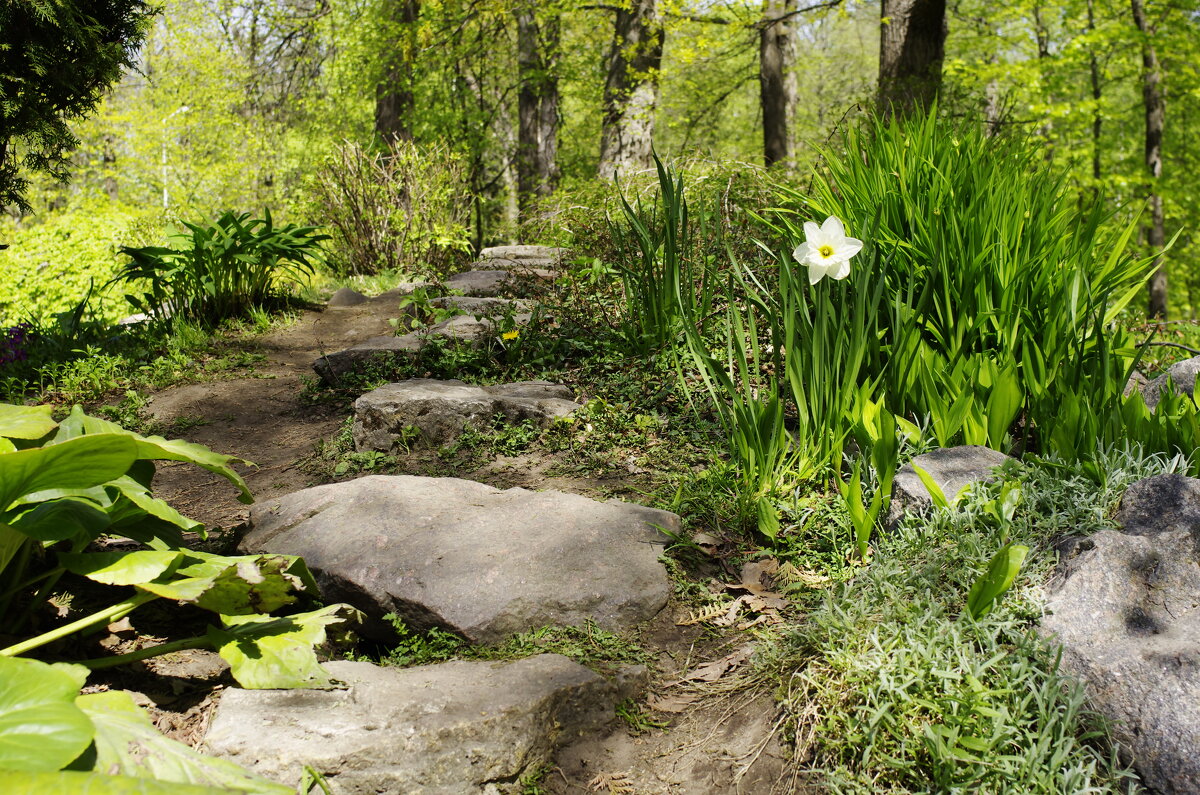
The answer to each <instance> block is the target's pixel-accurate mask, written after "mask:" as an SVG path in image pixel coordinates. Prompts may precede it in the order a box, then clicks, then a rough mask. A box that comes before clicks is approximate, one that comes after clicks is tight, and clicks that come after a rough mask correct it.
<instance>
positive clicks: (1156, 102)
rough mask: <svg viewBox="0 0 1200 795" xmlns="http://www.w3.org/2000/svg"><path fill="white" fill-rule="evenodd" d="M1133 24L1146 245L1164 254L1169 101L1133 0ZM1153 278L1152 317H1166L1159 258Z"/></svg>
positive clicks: (1137, 0)
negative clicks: (1161, 183) (1145, 177)
mask: <svg viewBox="0 0 1200 795" xmlns="http://www.w3.org/2000/svg"><path fill="white" fill-rule="evenodd" d="M1130 6H1131V8H1132V10H1133V22H1134V24H1135V25H1137V28H1138V30H1139V31H1141V33H1142V102H1143V103H1144V105H1145V108H1146V170H1147V172H1149V175H1150V184H1149V204H1150V227H1149V229H1148V230H1147V231H1148V234H1147V242H1148V243H1149V244H1150V250H1151V251H1155V252H1159V251H1162V249H1163V246H1164V245H1165V244H1166V239H1167V236H1166V230H1165V223H1164V221H1163V203H1162V196H1161V195H1159V193H1158V180H1159V178H1160V177H1162V139H1163V123H1164V121H1165V119H1166V113H1167V107H1166V100H1165V98H1164V97H1163V91H1162V70H1161V69H1160V68H1159V65H1158V53H1157V52H1155V50H1154V33H1155V31H1154V28H1153V27H1151V26H1150V24H1149V23H1148V22H1147V21H1146V11H1145V9H1144V8H1143V6H1142V0H1130ZM1151 267H1152V268H1154V275H1153V276H1151V277H1150V305H1149V307H1148V310H1147V313H1148V314H1149V315H1150V317H1156V318H1162V319H1164V320H1165V319H1166V317H1167V263H1166V261H1165V260H1163V258H1162V256H1161V255H1160V256H1157V257H1155V259H1154V262H1153V263H1152V264H1151Z"/></svg>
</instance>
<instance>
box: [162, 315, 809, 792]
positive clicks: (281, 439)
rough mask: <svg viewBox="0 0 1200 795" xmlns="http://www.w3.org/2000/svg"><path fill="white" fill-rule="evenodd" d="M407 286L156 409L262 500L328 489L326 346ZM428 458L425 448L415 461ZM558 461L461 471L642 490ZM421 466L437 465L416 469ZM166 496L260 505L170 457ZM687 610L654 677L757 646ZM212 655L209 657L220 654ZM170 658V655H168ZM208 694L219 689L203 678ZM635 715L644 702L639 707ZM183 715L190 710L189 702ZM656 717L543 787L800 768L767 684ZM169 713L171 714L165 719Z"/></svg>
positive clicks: (336, 415) (316, 324)
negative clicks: (321, 459)
mask: <svg viewBox="0 0 1200 795" xmlns="http://www.w3.org/2000/svg"><path fill="white" fill-rule="evenodd" d="M397 300H398V296H397V295H395V294H384V295H382V296H378V297H376V298H373V299H371V300H369V301H368V302H367V303H364V304H360V305H358V306H354V307H339V308H328V309H325V310H324V311H320V312H315V311H309V312H305V313H303V314H302V315H301V316H300V317H299V318H298V319H297V320H296V321H295V322H294V323H292V324H291V325H289V326H287V327H286V328H283V329H281V330H279V331H276V332H273V333H271V334H269V335H267V336H264V337H261V338H258V339H256V340H254V341H253V342H252V343H250V345H249V346H248V347H249V349H250V350H251V351H252V352H254V353H258V354H261V355H263V356H265V357H266V358H265V360H264V361H263V362H262V363H260V364H259V365H257V366H256V367H255V369H254V371H253V372H252V374H251V375H249V376H247V377H242V378H237V379H232V380H226V381H215V382H209V383H203V384H191V385H186V386H180V387H175V388H171V389H168V390H165V391H163V392H160V393H158V394H156V395H154V396H153V398H152V399H151V401H150V403H149V405H148V411H149V413H150V414H151V415H152V417H153V418H154V419H155V420H157V421H159V422H163V423H177V425H176V428H179V429H185V430H182V431H181V432H177V433H176V434H175V435H180V436H183V437H184V438H187V439H188V440H190V441H194V442H199V443H202V444H205V445H207V446H209V447H211V448H212V449H214V450H217V451H219V452H222V453H226V454H229V455H235V456H239V457H242V458H245V459H247V460H250V461H253V462H255V464H257V466H253V467H251V466H239V470H240V471H241V472H242V474H243V475H244V476H245V478H246V480H247V482H248V484H249V486H250V489H251V491H252V492H253V493H254V495H255V496H256V498H258V499H259V500H263V499H268V498H270V497H274V496H277V495H282V494H286V493H290V492H292V491H296V490H299V489H302V488H305V487H307V486H310V485H314V483H313V476H312V475H311V474H308V473H306V472H305V471H304V470H303V469H302V468H301V466H300V462H301V461H302V460H303V459H305V458H307V457H309V456H310V455H311V454H312V453H313V451H314V445H316V443H317V442H319V441H321V440H325V439H329V438H330V437H331V436H333V435H334V434H335V433H336V432H337V430H338V429H339V427H340V426H341V425H342V423H343V422H344V420H345V416H346V413H345V411H344V409H342V408H341V407H337V406H331V405H328V404H321V403H311V402H308V401H306V400H305V399H304V398H303V396H302V395H303V392H304V389H305V384H306V380H308V379H311V378H313V377H314V375H313V371H312V362H313V361H314V360H315V359H316V358H318V357H319V356H321V355H323V354H325V353H328V352H332V351H336V350H340V349H343V348H346V347H349V346H350V345H352V344H355V343H357V342H361V341H363V340H365V339H367V338H369V337H372V336H377V335H380V334H388V333H391V331H392V329H391V326H390V324H389V323H388V318H389V317H395V316H397V315H398V314H399V311H398V305H397ZM403 463H404V465H405V466H407V467H410V468H417V469H419V468H421V466H422V460H421V458H420V457H419V456H413V457H411V458H409V459H408V460H406V461H405V462H403ZM552 463H553V458H552V457H547V456H544V455H535V456H516V457H501V458H499V459H497V460H492V461H488V462H487V463H486V464H484V465H483V466H481V467H479V468H478V469H475V470H473V471H465V472H454V473H451V474H454V475H458V476H461V477H466V478H470V479H474V480H479V481H483V482H487V483H489V484H491V485H495V486H499V487H502V488H507V487H510V486H522V487H525V488H530V489H559V490H563V491H571V492H575V493H580V494H584V495H585V496H589V497H593V498H601V499H604V498H608V497H611V496H620V497H623V498H625V499H633V500H636V499H637V493H636V490H635V491H630V488H631V486H632V485H633V484H632V483H631V481H635V480H637V478H636V477H633V476H631V477H630V478H628V479H616V480H614V479H612V478H608V477H606V478H603V479H596V478H591V477H588V476H586V475H584V474H582V473H581V474H580V476H578V477H561V476H549V475H548V474H547V473H545V472H544V470H546V469H547V468H548V467H549V465H550V464H552ZM414 474H426V473H424V472H414ZM155 487H156V492H157V493H158V494H159V496H162V497H164V498H165V499H167V500H168V501H169V502H170V503H171V504H172V505H174V506H175V507H177V508H179V509H180V510H181V511H182V512H183V513H184V514H185V515H188V516H191V517H193V518H195V519H197V520H199V521H201V522H204V523H205V524H206V525H207V526H209V527H210V528H213V527H219V528H222V529H226V530H228V529H230V528H234V527H236V526H237V525H240V524H241V523H243V522H244V521H245V519H246V517H247V515H248V506H246V505H243V504H241V503H239V502H238V501H237V500H236V492H235V491H234V490H233V489H232V488H231V487H230V486H229V484H228V483H227V482H225V481H224V480H222V479H220V478H217V477H215V476H212V475H209V474H208V473H206V472H204V471H202V470H199V469H197V468H196V467H193V466H187V465H182V464H180V465H170V464H167V465H164V466H161V467H160V469H159V474H158V476H157V477H156V481H155ZM685 613H686V611H684V610H683V609H682V608H681V607H679V606H677V605H675V604H674V603H672V605H670V606H668V608H667V609H666V610H664V611H663V613H662V614H661V615H660V616H659V617H658V618H656V619H655V620H654V621H653V622H651V625H650V626H648V627H646V628H645V629H644V630H643V631H642V633H641V643H642V644H643V645H644V646H645V647H646V648H647V649H649V650H650V651H652V652H653V653H654V654H655V655H656V657H657V659H656V664H655V668H656V673H655V675H654V676H653V677H652V682H651V686H652V687H654V686H655V684H657V685H659V686H661V685H662V683H663V682H666V681H669V680H671V679H672V678H675V677H680V676H683V675H684V674H685V673H686V672H687V671H689V670H692V669H694V668H696V667H697V666H698V665H702V664H703V663H704V662H706V661H710V660H713V659H716V658H719V657H721V656H723V655H725V654H728V653H729V651H730V650H731V649H733V648H735V647H736V646H737V645H739V644H742V643H744V638H742V637H737V635H738V634H740V633H734V634H732V635H729V634H727V635H726V636H725V637H714V636H713V634H712V633H711V632H709V633H705V632H703V631H702V630H701V628H700V627H696V626H692V627H681V626H679V625H678V624H677V623H676V621H677V619H682V618H686V615H685ZM210 656H211V655H207V656H204V655H202V656H201V657H202V659H201V660H200V662H206V661H208V662H211V660H209V659H208V658H209V657H210ZM164 659H166V658H164ZM196 684H197V685H199V686H200V687H199V692H198V693H197V694H196V698H197V699H199V698H200V697H201V696H205V694H206V693H207V692H208V691H207V689H206V688H205V686H204V684H203V682H197V683H196ZM210 702H211V699H208V698H207V697H205V699H204V700H203V701H202V702H199V703H198V704H197V706H195V707H193V708H192V709H191V710H189V711H188V712H187V713H186V714H185V715H182V716H174V715H173V713H171V712H161V713H156V714H159V720H160V723H162V728H164V729H166V730H170V729H171V728H173V725H172V724H171V720H175V719H176V717H178V718H179V722H180V723H181V724H182V727H181V728H180V730H179V731H178V732H176V733H175V734H176V736H177V737H179V738H180V739H185V740H188V741H194V740H198V739H199V738H200V736H201V735H202V732H203V726H204V725H205V721H206V720H207V713H208V711H209V710H208V705H210ZM631 708H632V709H633V710H634V711H635V714H636V713H637V712H638V711H639V710H644V706H638V705H633V706H632V707H631ZM181 711H182V710H181ZM642 714H643V715H644V716H645V718H646V719H647V720H648V721H650V722H649V723H647V724H645V725H643V726H641V727H640V729H639V727H635V726H629V725H626V724H625V723H623V722H621V721H618V722H617V724H616V725H615V727H614V728H613V729H612V730H611V731H610V732H609V733H607V734H605V735H602V736H598V737H586V738H582V739H581V740H580V741H578V742H577V743H575V744H574V745H572V746H569V747H567V748H566V749H564V751H563V752H562V753H561V754H560V757H559V759H558V760H557V761H558V764H557V765H556V766H555V767H553V768H552V769H549V770H547V771H545V773H544V778H543V780H542V783H541V786H542V787H543V788H544V789H542V790H540V791H544V792H547V793H584V792H602V793H603V792H608V793H696V794H697V795H699V794H700V793H706V794H707V793H770V792H774V791H779V786H780V783H781V778H782V777H783V775H784V771H785V769H786V764H785V754H784V752H783V751H782V749H781V746H780V738H779V732H778V726H777V725H776V724H775V719H774V716H775V714H776V713H775V710H774V708H773V706H772V700H771V698H770V697H769V696H768V695H766V694H762V693H749V692H737V691H733V692H731V693H729V694H728V695H715V694H707V695H699V696H697V699H696V701H695V703H692V704H689V705H688V707H687V708H686V709H685V710H684V711H682V712H679V713H658V712H653V713H652V712H642ZM164 721H165V722H164Z"/></svg>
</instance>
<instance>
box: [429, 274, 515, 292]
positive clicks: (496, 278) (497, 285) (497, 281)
mask: <svg viewBox="0 0 1200 795" xmlns="http://www.w3.org/2000/svg"><path fill="white" fill-rule="evenodd" d="M444 284H445V285H446V289H448V290H456V291H458V292H460V293H462V294H463V295H466V296H484V297H487V296H494V295H500V294H501V293H503V292H504V291H505V290H506V289H508V288H509V287H511V286H512V284H513V280H512V274H510V273H509V272H508V271H506V270H497V269H494V268H493V269H491V270H470V271H463V272H462V273H459V274H456V275H454V276H451V277H450V278H449V279H446V281H445V282H444Z"/></svg>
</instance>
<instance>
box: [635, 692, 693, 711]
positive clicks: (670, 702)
mask: <svg viewBox="0 0 1200 795" xmlns="http://www.w3.org/2000/svg"><path fill="white" fill-rule="evenodd" d="M697 698H698V697H697V696H694V695H692V694H690V693H672V694H670V695H666V696H656V695H651V696H650V698H649V699H647V701H646V703H647V705H649V707H650V709H652V710H655V711H656V712H671V713H679V712H683V711H684V710H685V709H687V708H688V707H689V706H691V705H692V704H694V703H695V702H696V699H697Z"/></svg>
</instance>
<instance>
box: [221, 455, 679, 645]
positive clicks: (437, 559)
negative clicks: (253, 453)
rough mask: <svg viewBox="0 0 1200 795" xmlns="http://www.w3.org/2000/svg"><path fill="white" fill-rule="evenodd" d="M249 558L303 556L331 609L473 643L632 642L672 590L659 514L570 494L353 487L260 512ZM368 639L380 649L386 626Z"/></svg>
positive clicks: (288, 499) (430, 484) (380, 480)
mask: <svg viewBox="0 0 1200 795" xmlns="http://www.w3.org/2000/svg"><path fill="white" fill-rule="evenodd" d="M250 522H251V526H252V529H251V531H250V532H249V533H248V534H247V535H246V537H245V538H244V539H243V540H242V543H241V545H240V548H241V549H242V550H244V551H246V552H273V553H282V554H289V555H301V556H303V557H304V559H305V560H306V561H307V563H308V565H309V567H310V568H312V569H313V570H314V572H315V573H316V577H317V582H318V583H319V585H320V587H321V592H322V594H323V595H324V597H325V599H326V600H327V601H329V602H349V603H350V604H353V605H354V606H355V607H357V608H359V609H360V610H362V611H363V612H365V613H366V614H367V615H368V616H370V617H373V618H374V619H379V618H381V617H382V616H383V615H385V614H387V613H396V614H397V615H399V616H400V617H401V618H403V619H404V621H405V622H406V623H407V624H408V625H409V626H412V627H416V628H418V629H426V628H429V627H443V628H446V629H449V630H452V631H454V632H456V633H458V634H459V635H462V636H463V637H464V638H467V639H468V640H470V641H472V642H477V643H480V642H482V643H488V642H495V641H499V640H501V639H503V638H505V637H507V636H508V635H510V634H513V633H517V632H524V631H528V630H531V629H535V628H537V627H542V626H546V625H580V624H583V623H584V622H587V621H594V622H596V623H597V624H598V625H599V626H601V627H604V628H607V629H612V630H623V629H630V628H632V627H634V626H636V625H637V624H639V623H641V622H642V621H645V620H646V619H649V618H651V617H652V616H654V615H655V614H656V613H657V612H658V611H659V610H661V609H662V608H663V606H664V605H665V604H666V602H667V597H668V595H669V593H670V586H669V583H668V580H667V573H666V569H665V568H664V567H663V565H662V564H661V563H660V562H659V561H658V557H659V555H660V554H661V552H662V549H663V544H664V542H665V541H666V540H667V539H666V537H665V536H664V535H663V534H662V533H661V532H660V531H659V530H658V529H656V526H659V527H663V528H665V529H667V530H668V531H670V532H672V533H676V532H678V531H679V528H680V522H679V517H678V516H676V515H675V514H673V513H668V512H667V511H660V510H655V509H652V508H645V507H643V506H640V505H633V504H630V503H623V502H617V501H610V502H597V501H595V500H590V499H588V498H586V497H581V496H579V495H577V494H564V493H562V492H557V491H543V492H533V491H526V490H525V489H508V490H507V491H501V490H499V489H495V488H492V487H491V486H487V485H484V484H482V483H476V482H474V481H469V480H459V479H457V478H427V477H415V476H408V475H401V476H382V475H375V476H370V477H363V478H358V479H357V480H351V481H347V482H345V483H334V484H329V485H325V486H316V487H314V488H310V489H304V490H302V491H298V492H295V493H293V494H289V495H287V496H285V497H281V498H276V499H271V500H266V501H263V502H260V503H259V504H258V505H256V506H255V507H254V509H253V510H252V511H251V515H250ZM363 632H364V634H367V635H372V636H375V637H379V638H381V639H386V638H388V637H389V633H388V630H387V627H386V625H384V624H383V622H380V621H375V622H373V623H370V622H369V623H368V624H367V625H366V626H364V628H363Z"/></svg>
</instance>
